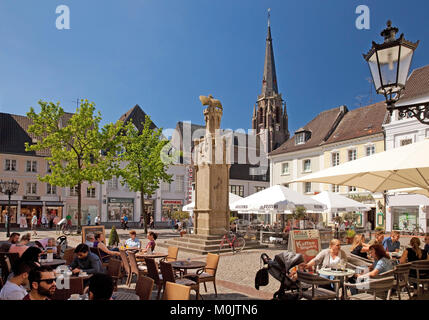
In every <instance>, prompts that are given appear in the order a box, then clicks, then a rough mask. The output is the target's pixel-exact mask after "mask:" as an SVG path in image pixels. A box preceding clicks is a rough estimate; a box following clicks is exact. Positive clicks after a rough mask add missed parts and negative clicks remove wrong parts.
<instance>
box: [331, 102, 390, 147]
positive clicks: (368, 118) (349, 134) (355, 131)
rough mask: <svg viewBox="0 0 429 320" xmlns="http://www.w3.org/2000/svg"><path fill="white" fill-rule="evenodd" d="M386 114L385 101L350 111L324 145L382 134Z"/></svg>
mask: <svg viewBox="0 0 429 320" xmlns="http://www.w3.org/2000/svg"><path fill="white" fill-rule="evenodd" d="M386 113H387V109H386V103H385V102H384V101H383V102H378V103H375V104H371V105H369V106H365V107H362V108H358V109H354V110H352V111H349V112H347V114H346V115H345V116H344V117H343V119H342V120H341V122H340V123H339V125H338V126H337V128H336V129H335V130H334V132H333V133H332V134H331V136H330V137H329V139H328V140H327V141H326V142H324V143H323V144H329V143H334V142H340V141H345V140H351V139H355V138H360V137H365V136H370V135H375V134H378V133H382V132H383V122H384V120H385V117H386Z"/></svg>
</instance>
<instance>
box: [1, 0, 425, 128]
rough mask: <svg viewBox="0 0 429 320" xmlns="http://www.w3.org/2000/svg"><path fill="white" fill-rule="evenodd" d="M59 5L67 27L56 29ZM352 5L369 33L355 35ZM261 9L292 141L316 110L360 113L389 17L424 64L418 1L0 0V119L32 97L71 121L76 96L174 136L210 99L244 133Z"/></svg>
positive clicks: (256, 78) (260, 46) (260, 50)
mask: <svg viewBox="0 0 429 320" xmlns="http://www.w3.org/2000/svg"><path fill="white" fill-rule="evenodd" d="M62 4H65V5H68V6H69V8H70V26H71V29H70V30H57V29H56V27H55V21H56V18H57V16H58V15H57V14H56V13H55V9H56V7H57V6H59V5H62ZM362 4H363V5H368V7H369V8H370V10H371V11H370V13H371V14H370V18H371V20H370V30H358V29H357V28H356V27H355V20H356V18H357V17H358V15H357V14H356V13H355V9H356V7H357V6H358V5H362ZM267 8H271V26H272V37H273V43H274V55H275V60H276V69H277V79H278V85H279V91H280V92H281V93H282V94H283V98H284V100H285V101H286V103H287V109H288V114H289V127H290V131H291V134H293V132H294V131H295V130H296V129H298V128H299V127H300V126H302V125H304V124H305V123H307V122H308V121H310V120H311V119H312V118H314V117H315V116H316V115H317V114H318V113H319V112H321V111H323V110H326V109H329V108H333V107H336V106H339V105H343V104H345V105H347V106H348V107H349V109H354V108H357V107H358V106H359V103H361V104H362V105H366V104H367V102H368V101H369V97H368V95H369V92H370V85H369V83H368V81H367V78H368V77H370V74H369V70H368V67H367V65H366V62H365V61H364V60H363V58H362V53H364V52H366V51H367V50H368V49H369V48H370V46H371V41H372V40H375V41H377V42H381V41H382V38H381V37H380V36H379V33H380V31H381V30H382V29H383V28H384V27H385V23H386V21H387V20H388V19H391V20H392V21H393V25H394V26H397V27H399V28H400V32H404V33H405V37H406V38H407V39H408V40H413V41H415V40H421V43H420V46H419V48H418V49H417V51H416V54H415V57H414V61H413V65H412V67H413V68H416V67H421V66H424V65H426V64H428V63H429V59H427V58H426V57H428V56H429V55H428V53H429V40H427V39H429V27H427V23H426V20H427V12H428V11H429V3H428V2H426V1H421V0H414V1H412V0H410V1H407V2H404V1H398V0H377V1H364V0H361V1H354V0H329V1H328V0H311V1H310V0H301V1H295V0H290V1H285V0H234V1H231V0H216V1H214V0H121V1H117V0H103V1H100V0H91V1H87V0H86V1H84V0H73V1H71V0H43V1H34V0H0V111H1V112H7V113H15V114H22V115H24V114H25V113H26V112H27V111H28V110H29V108H30V106H33V107H36V108H37V101H38V100H39V99H43V100H50V101H55V102H56V101H60V102H61V105H62V106H63V107H64V108H65V109H66V111H69V112H73V111H74V110H75V107H76V103H74V102H73V101H74V100H76V98H78V97H79V98H87V99H89V100H91V101H94V102H95V103H96V105H97V108H98V109H99V110H100V111H101V113H102V116H103V121H104V122H110V121H116V120H117V119H118V118H119V117H120V116H121V115H122V114H123V113H125V112H126V111H127V110H128V109H130V108H131V107H133V106H134V105H135V104H139V105H140V106H141V107H142V108H143V110H144V111H145V112H146V113H148V114H149V115H150V116H151V117H152V119H153V121H154V122H155V123H156V124H157V125H158V126H160V127H164V128H171V127H173V128H174V126H175V124H176V122H177V121H181V120H182V121H186V120H190V121H192V122H195V123H200V124H202V123H203V115H202V110H203V107H202V106H201V104H200V102H199V100H198V96H199V95H201V94H204V95H207V94H213V95H214V96H215V97H216V98H219V99H220V100H221V101H222V103H223V106H224V116H223V119H222V127H223V128H230V129H238V128H244V129H248V128H250V127H251V115H252V111H253V105H254V103H255V101H256V98H257V95H258V94H259V93H260V91H261V85H262V72H263V61H264V54H265V37H266V32H267V12H266V11H267ZM359 99H360V100H359ZM380 100H381V97H379V96H376V95H375V94H374V93H373V101H374V102H376V101H380Z"/></svg>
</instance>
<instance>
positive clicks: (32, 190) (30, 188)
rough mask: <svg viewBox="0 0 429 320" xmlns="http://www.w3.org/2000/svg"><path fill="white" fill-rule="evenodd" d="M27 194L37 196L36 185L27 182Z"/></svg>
mask: <svg viewBox="0 0 429 320" xmlns="http://www.w3.org/2000/svg"><path fill="white" fill-rule="evenodd" d="M26 191H27V194H37V183H36V182H27V190H26Z"/></svg>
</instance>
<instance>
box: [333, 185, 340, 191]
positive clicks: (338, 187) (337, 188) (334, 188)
mask: <svg viewBox="0 0 429 320" xmlns="http://www.w3.org/2000/svg"><path fill="white" fill-rule="evenodd" d="M332 192H335V193H338V192H340V186H337V185H336V184H333V185H332Z"/></svg>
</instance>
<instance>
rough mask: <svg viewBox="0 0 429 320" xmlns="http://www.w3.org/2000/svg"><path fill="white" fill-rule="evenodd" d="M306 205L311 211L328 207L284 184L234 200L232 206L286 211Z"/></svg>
mask: <svg viewBox="0 0 429 320" xmlns="http://www.w3.org/2000/svg"><path fill="white" fill-rule="evenodd" d="M301 206H302V207H304V208H306V209H307V210H310V211H320V212H322V211H323V210H324V209H326V206H325V205H324V204H323V203H320V202H318V201H316V200H314V199H312V198H311V197H308V196H305V195H303V194H300V193H298V192H295V191H293V190H290V189H289V188H286V187H285V186H282V185H276V186H272V187H270V188H267V189H265V190H262V191H259V192H257V193H254V194H252V195H250V196H248V197H246V198H244V199H241V200H239V201H237V202H234V203H233V204H232V205H231V206H230V208H231V210H236V211H238V212H242V213H246V212H249V213H272V212H277V213H285V211H286V210H293V209H294V208H295V207H301Z"/></svg>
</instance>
